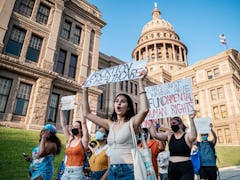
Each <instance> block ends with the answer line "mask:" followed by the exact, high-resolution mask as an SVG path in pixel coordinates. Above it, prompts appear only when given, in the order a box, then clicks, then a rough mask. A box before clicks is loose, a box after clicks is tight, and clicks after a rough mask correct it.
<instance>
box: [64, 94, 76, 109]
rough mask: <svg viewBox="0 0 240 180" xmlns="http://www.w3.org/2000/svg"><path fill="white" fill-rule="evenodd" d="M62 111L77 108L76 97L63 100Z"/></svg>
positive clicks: (66, 97) (67, 97) (65, 97)
mask: <svg viewBox="0 0 240 180" xmlns="http://www.w3.org/2000/svg"><path fill="white" fill-rule="evenodd" d="M61 104H62V108H61V109H62V110H71V109H74V107H75V95H73V96H63V97H62V98H61Z"/></svg>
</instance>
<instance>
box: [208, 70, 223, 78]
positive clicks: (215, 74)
mask: <svg viewBox="0 0 240 180" xmlns="http://www.w3.org/2000/svg"><path fill="white" fill-rule="evenodd" d="M219 75H220V71H219V68H214V69H211V70H208V71H207V76H208V79H213V78H214V77H218V76H219Z"/></svg>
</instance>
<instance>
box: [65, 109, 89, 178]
mask: <svg viewBox="0 0 240 180" xmlns="http://www.w3.org/2000/svg"><path fill="white" fill-rule="evenodd" d="M78 106H79V105H78ZM80 113H81V114H82V107H81V106H80ZM82 115H83V114H82ZM65 122H66V119H65V115H64V111H63V110H62V105H60V123H61V126H62V129H63V134H64V136H65V138H66V139H67V144H66V152H65V153H66V167H65V170H64V173H63V175H62V178H61V180H66V179H72V180H75V179H85V176H84V173H83V164H84V152H85V150H87V149H88V141H89V133H88V129H87V122H86V119H85V118H84V117H83V116H82V118H81V121H74V122H73V123H72V129H71V132H69V131H68V129H67V126H66V123H65Z"/></svg>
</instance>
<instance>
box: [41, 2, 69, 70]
mask: <svg viewBox="0 0 240 180" xmlns="http://www.w3.org/2000/svg"><path fill="white" fill-rule="evenodd" d="M55 8H56V9H55V11H54V13H53V14H52V15H53V20H52V22H54V23H52V26H51V27H50V34H49V36H48V37H49V39H48V41H47V43H46V51H45V55H44V57H43V60H42V61H41V64H40V67H41V68H43V69H45V70H49V71H53V68H54V55H55V52H56V47H57V40H58V34H59V31H60V29H61V28H59V27H60V24H61V19H62V12H63V9H64V2H63V1H56V5H55Z"/></svg>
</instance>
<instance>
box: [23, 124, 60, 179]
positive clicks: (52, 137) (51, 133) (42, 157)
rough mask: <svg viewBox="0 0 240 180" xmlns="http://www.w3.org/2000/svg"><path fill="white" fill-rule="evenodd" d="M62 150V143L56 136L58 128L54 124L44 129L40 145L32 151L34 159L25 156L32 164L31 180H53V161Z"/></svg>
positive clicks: (30, 168) (30, 169)
mask: <svg viewBox="0 0 240 180" xmlns="http://www.w3.org/2000/svg"><path fill="white" fill-rule="evenodd" d="M60 150H61V141H60V140H59V138H58V137H57V136H56V128H55V126H53V125H52V124H47V125H45V126H44V127H43V129H42V130H41V133H40V140H39V145H38V146H37V147H35V148H34V149H33V151H32V157H29V156H27V155H25V156H24V157H25V160H26V161H28V162H30V167H29V175H30V177H31V180H52V178H53V174H54V165H53V159H54V156H55V155H58V154H59V153H60Z"/></svg>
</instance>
